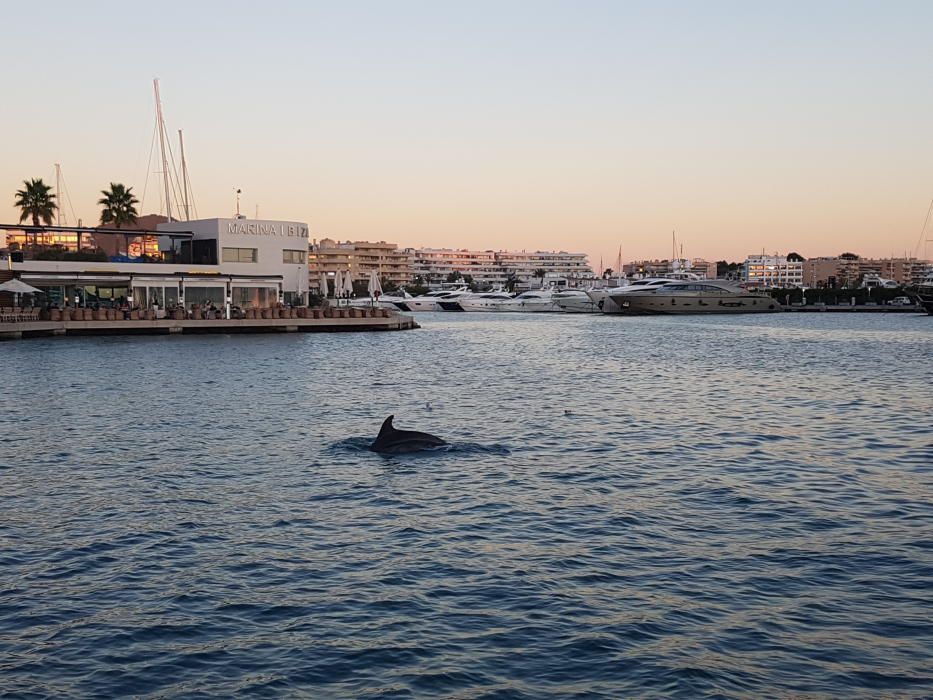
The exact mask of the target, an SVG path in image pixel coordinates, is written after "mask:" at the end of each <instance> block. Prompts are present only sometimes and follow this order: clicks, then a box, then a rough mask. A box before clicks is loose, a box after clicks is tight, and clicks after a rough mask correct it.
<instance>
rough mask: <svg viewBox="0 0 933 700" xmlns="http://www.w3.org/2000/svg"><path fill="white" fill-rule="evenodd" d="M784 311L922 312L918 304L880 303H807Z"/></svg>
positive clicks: (786, 308)
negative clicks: (896, 304) (897, 304)
mask: <svg viewBox="0 0 933 700" xmlns="http://www.w3.org/2000/svg"><path fill="white" fill-rule="evenodd" d="M784 310H785V311H794V312H801V313H823V312H826V313H845V312H849V313H863V314H918V313H920V314H922V313H924V310H923V307H922V306H920V305H919V304H916V305H914V304H912V305H910V306H891V305H882V304H807V305H806V306H785V307H784Z"/></svg>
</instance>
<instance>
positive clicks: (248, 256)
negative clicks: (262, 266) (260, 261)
mask: <svg viewBox="0 0 933 700" xmlns="http://www.w3.org/2000/svg"><path fill="white" fill-rule="evenodd" d="M256 258H257V255H256V249H255V248H224V253H223V261H224V262H225V263H254V262H256Z"/></svg>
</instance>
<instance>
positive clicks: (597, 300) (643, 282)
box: [586, 272, 700, 314]
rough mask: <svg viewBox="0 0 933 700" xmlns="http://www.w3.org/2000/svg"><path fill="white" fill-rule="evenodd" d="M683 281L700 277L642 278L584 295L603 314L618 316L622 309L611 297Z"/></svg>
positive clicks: (683, 273)
mask: <svg viewBox="0 0 933 700" xmlns="http://www.w3.org/2000/svg"><path fill="white" fill-rule="evenodd" d="M685 279H689V280H698V279H700V277H699V275H696V274H694V273H692V272H674V273H672V274H671V275H670V276H669V277H644V278H642V279H639V280H632V282H631V283H630V284H627V285H625V286H623V287H603V288H601V289H590V290H588V291H587V292H586V295H587V296H588V297H589V298H590V299H591V300H592V301H593V303H594V304H596V308H598V309H599V310H600V311H602V312H603V313H604V314H620V313H622V308H621V307H620V306H619V305H618V304H616V303H615V302H614V301H613V300H612V297H614V296H615V295H617V294H631V293H633V292H643V291H645V290H646V289H657V288H658V287H663V286H664V285H665V284H670V283H671V282H678V281H681V280H685Z"/></svg>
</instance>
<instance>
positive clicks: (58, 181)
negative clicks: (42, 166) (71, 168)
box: [55, 163, 64, 226]
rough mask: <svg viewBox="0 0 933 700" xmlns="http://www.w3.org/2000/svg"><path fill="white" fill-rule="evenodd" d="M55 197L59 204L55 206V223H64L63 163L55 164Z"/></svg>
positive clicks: (57, 224)
mask: <svg viewBox="0 0 933 700" xmlns="http://www.w3.org/2000/svg"><path fill="white" fill-rule="evenodd" d="M55 199H56V201H57V204H58V206H57V207H56V208H55V225H56V226H61V225H62V202H63V201H64V200H63V199H62V166H61V163H56V164H55Z"/></svg>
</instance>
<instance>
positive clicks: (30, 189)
mask: <svg viewBox="0 0 933 700" xmlns="http://www.w3.org/2000/svg"><path fill="white" fill-rule="evenodd" d="M23 184H24V185H25V186H26V187H25V188H24V189H21V190H17V191H16V201H15V205H16V206H17V207H19V208H20V215H19V220H20V223H22V222H23V221H25V220H26V219H29V218H32V225H33V226H36V227H38V226H40V223H39V222H40V220H41V221H44V222H45V225H46V226H51V225H52V215H53V214H54V213H55V210H56V209H58V205H57V204H56V203H55V195H54V194H51V191H52V188H51V186H49V185H46V184H45V183H44V182H42V179H41V178H39V179H34V180H23Z"/></svg>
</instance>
